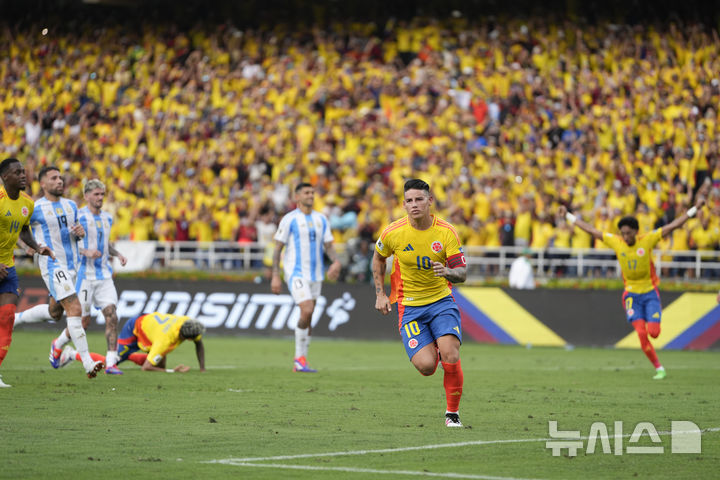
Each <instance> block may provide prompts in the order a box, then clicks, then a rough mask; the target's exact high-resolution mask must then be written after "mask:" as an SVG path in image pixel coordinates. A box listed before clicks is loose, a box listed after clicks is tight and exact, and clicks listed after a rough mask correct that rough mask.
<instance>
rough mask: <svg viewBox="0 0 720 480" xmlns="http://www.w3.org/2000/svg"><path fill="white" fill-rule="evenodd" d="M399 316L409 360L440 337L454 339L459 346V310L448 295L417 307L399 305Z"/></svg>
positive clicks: (460, 334)
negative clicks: (449, 336) (453, 336)
mask: <svg viewBox="0 0 720 480" xmlns="http://www.w3.org/2000/svg"><path fill="white" fill-rule="evenodd" d="M398 316H399V325H400V336H401V337H402V341H403V345H404V346H405V352H406V353H407V355H408V358H412V357H413V356H414V355H415V354H416V353H417V352H418V351H420V349H421V348H423V347H424V346H425V345H430V344H431V343H434V342H435V340H437V339H438V338H440V337H442V336H443V335H455V336H456V337H457V338H458V340H460V342H462V326H461V320H460V309H458V306H457V304H456V303H455V300H453V298H452V296H450V295H448V296H447V297H445V298H441V299H440V300H438V301H437V302H433V303H430V304H428V305H421V306H418V307H410V306H404V305H398Z"/></svg>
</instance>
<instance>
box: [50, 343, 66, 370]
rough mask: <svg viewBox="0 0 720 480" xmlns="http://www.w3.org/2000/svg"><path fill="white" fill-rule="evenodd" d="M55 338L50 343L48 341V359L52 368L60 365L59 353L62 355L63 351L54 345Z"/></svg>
mask: <svg viewBox="0 0 720 480" xmlns="http://www.w3.org/2000/svg"><path fill="white" fill-rule="evenodd" d="M56 340H57V338H56V339H55V340H53V341H52V343H50V356H49V357H48V359H49V360H50V365H52V367H53V368H58V367H60V355H62V352H63V351H62V350H60V349H59V348H57V347H56V346H55V341H56Z"/></svg>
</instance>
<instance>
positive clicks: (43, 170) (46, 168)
mask: <svg viewBox="0 0 720 480" xmlns="http://www.w3.org/2000/svg"><path fill="white" fill-rule="evenodd" d="M53 170H56V171H58V172H59V171H60V169H59V168H58V167H56V166H55V165H45V166H44V167H42V168H41V169H40V173H38V181H40V180H42V179H43V177H44V176H45V175H47V174H48V173H49V172H52V171H53Z"/></svg>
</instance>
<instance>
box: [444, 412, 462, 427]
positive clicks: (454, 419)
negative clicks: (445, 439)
mask: <svg viewBox="0 0 720 480" xmlns="http://www.w3.org/2000/svg"><path fill="white" fill-rule="evenodd" d="M445 426H446V427H462V426H463V425H462V423H460V415H458V414H457V413H449V412H447V413H445Z"/></svg>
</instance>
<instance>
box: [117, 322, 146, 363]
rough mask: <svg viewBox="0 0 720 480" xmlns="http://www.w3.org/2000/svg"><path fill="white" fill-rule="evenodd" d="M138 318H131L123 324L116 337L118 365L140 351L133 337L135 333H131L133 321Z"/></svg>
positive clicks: (135, 338) (133, 325) (133, 327)
mask: <svg viewBox="0 0 720 480" xmlns="http://www.w3.org/2000/svg"><path fill="white" fill-rule="evenodd" d="M141 316H142V315H141ZM138 318H140V317H135V318H131V319H130V320H128V321H127V322H125V325H123V328H122V330H121V331H120V335H118V348H117V353H118V357H120V358H119V360H118V363H120V362H124V361H125V360H127V359H128V358H129V357H130V355H131V354H133V353H135V352H137V351H139V350H140V345H138V339H137V337H136V336H135V333H133V330H135V321H136V320H137V319H138Z"/></svg>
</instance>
